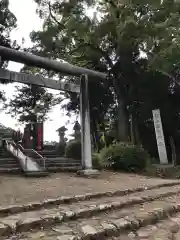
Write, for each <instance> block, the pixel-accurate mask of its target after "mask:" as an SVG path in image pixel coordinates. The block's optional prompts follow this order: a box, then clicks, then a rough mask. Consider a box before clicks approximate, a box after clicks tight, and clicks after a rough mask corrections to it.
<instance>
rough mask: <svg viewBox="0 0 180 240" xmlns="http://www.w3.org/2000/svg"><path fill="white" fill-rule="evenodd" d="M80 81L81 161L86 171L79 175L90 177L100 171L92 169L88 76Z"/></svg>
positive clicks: (80, 172)
mask: <svg viewBox="0 0 180 240" xmlns="http://www.w3.org/2000/svg"><path fill="white" fill-rule="evenodd" d="M80 80H81V85H80V113H81V149H82V151H81V158H82V160H81V161H82V167H83V169H84V170H82V171H79V174H80V175H88V176H89V175H95V174H96V175H97V173H98V171H97V170H93V169H92V152H91V131H90V113H89V94H88V76H87V75H82V76H81V79H80Z"/></svg>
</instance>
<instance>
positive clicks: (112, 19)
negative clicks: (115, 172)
mask: <svg viewBox="0 0 180 240" xmlns="http://www.w3.org/2000/svg"><path fill="white" fill-rule="evenodd" d="M36 2H37V3H38V4H39V9H38V11H39V15H40V17H41V18H43V19H44V28H43V31H39V32H32V33H31V39H32V41H33V43H34V47H33V48H32V49H31V50H30V51H32V52H35V53H36V54H39V55H43V56H47V57H52V58H54V59H61V58H63V59H64V60H67V61H69V62H71V63H74V64H76V65H79V66H86V67H89V68H91V69H96V70H99V71H103V72H107V73H109V75H110V76H112V80H111V79H109V80H107V81H104V82H100V83H97V84H99V91H98V94H97V96H96V97H97V98H96V100H95V101H94V102H93V99H95V98H94V91H93V87H92V92H91V90H90V97H91V96H92V97H91V111H92V109H96V105H97V106H98V104H100V103H101V104H102V105H103V111H104V113H103V117H104V116H105V115H106V114H107V113H108V114H109V113H111V111H110V109H111V108H113V109H116V103H118V107H117V110H118V111H117V115H118V123H119V124H118V130H119V131H118V133H119V134H118V135H119V140H127V139H128V136H129V119H130V115H131V114H135V113H136V112H137V111H138V106H139V104H140V101H141V100H142V99H140V97H139V96H138V92H139V91H140V89H139V88H140V81H141V79H142V78H141V76H142V75H143V73H142V72H148V71H158V72H161V73H162V74H163V75H166V76H168V78H170V80H171V82H170V83H169V84H170V85H173V83H174V82H175V81H176V78H174V71H175V66H176V67H177V66H178V63H179V57H180V55H179V39H180V38H179V37H180V35H179V34H180V33H179V31H178V29H179V25H180V21H179V19H180V18H179V16H180V14H179V12H180V11H179V10H180V5H179V3H176V2H175V1H173V0H164V1H157V0H156V1H151V3H148V2H147V3H146V4H144V2H143V3H141V2H139V1H138V0H134V1H131V2H130V3H129V2H128V3H126V1H125V2H124V3H123V4H120V2H119V1H118V0H114V1H110V0H109V1H107V0H99V1H96V3H95V4H96V5H93V7H95V8H96V10H97V13H96V14H94V16H93V17H89V16H88V14H87V9H86V4H85V1H80V0H76V1H71V0H69V1H66V2H64V1H53V3H50V2H49V1H46V0H36ZM142 53H143V55H144V58H145V59H146V60H144V61H142V57H143V55H142ZM142 68H143V71H142ZM143 76H146V75H143ZM67 80H71V79H68V78H67ZM94 80H96V79H94ZM176 82H177V81H176ZM141 87H142V84H141ZM143 87H146V85H144V86H143ZM90 89H91V88H90ZM100 89H101V91H102V94H100ZM103 92H104V93H105V92H106V93H107V95H106V96H105V95H104V94H103ZM114 93H115V95H114ZM103 96H104V98H103ZM107 96H108V98H107ZM71 98H72V99H74V97H72V96H71ZM105 99H106V100H107V99H109V100H107V101H106V104H104V103H103V102H105V101H104V100H105ZM71 104H72V105H73V106H75V105H74V102H73V101H71ZM113 113H114V111H113ZM97 115H98V111H97V114H96V116H97Z"/></svg>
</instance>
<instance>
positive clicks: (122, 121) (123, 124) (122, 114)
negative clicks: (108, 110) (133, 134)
mask: <svg viewBox="0 0 180 240" xmlns="http://www.w3.org/2000/svg"><path fill="white" fill-rule="evenodd" d="M117 115H118V141H122V142H127V141H128V140H129V139H128V138H129V124H128V122H129V121H128V113H127V110H126V107H125V106H124V104H123V102H122V101H120V102H119V103H118V110H117Z"/></svg>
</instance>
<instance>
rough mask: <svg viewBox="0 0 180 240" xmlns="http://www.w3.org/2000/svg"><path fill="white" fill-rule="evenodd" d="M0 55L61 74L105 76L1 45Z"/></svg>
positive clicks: (104, 75) (100, 77)
mask: <svg viewBox="0 0 180 240" xmlns="http://www.w3.org/2000/svg"><path fill="white" fill-rule="evenodd" d="M0 56H1V57H3V58H4V59H6V60H10V61H14V62H18V63H23V64H27V65H29V66H35V67H39V68H44V69H47V70H52V71H56V72H59V73H61V74H62V75H71V76H77V77H80V76H81V75H85V74H87V75H88V76H89V77H96V78H99V79H106V76H107V75H106V74H104V73H101V72H97V71H93V70H90V69H87V68H82V67H77V66H74V65H72V64H69V63H62V62H60V61H55V60H51V59H47V58H44V57H39V56H36V55H33V54H30V53H26V52H20V51H17V50H14V49H10V48H6V47H2V46H0Z"/></svg>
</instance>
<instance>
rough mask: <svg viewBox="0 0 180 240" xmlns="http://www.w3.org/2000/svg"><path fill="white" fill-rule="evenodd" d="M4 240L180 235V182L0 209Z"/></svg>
mask: <svg viewBox="0 0 180 240" xmlns="http://www.w3.org/2000/svg"><path fill="white" fill-rule="evenodd" d="M0 219H1V224H0V239H2V240H13V239H14V240H24V239H28V240H39V239H41V240H133V239H134V240H153V239H154V240H179V239H180V183H179V182H178V181H177V182H173V183H166V184H159V185H158V184H157V185H156V186H146V185H145V186H144V187H137V188H135V189H125V190H117V191H110V192H99V193H98V192H97V193H88V194H87V193H86V194H82V195H75V196H61V197H59V198H57V199H49V200H48V199H46V200H44V201H43V202H42V201H41V202H34V203H32V204H27V205H19V206H7V207H4V208H1V209H0Z"/></svg>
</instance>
